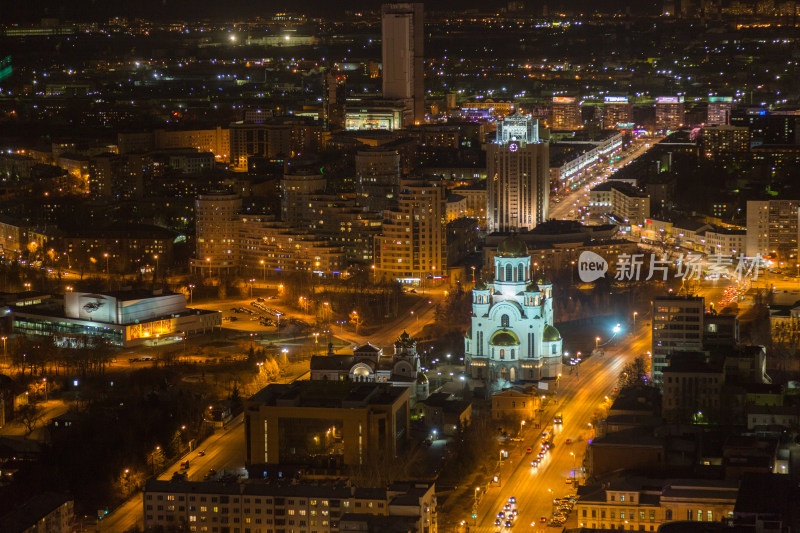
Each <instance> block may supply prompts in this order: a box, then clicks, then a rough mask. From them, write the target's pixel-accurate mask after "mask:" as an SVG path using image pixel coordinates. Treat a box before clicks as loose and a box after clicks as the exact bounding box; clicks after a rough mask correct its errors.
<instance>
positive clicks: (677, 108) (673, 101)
mask: <svg viewBox="0 0 800 533" xmlns="http://www.w3.org/2000/svg"><path fill="white" fill-rule="evenodd" d="M685 121H686V119H685V111H684V105H683V96H657V97H656V131H665V132H666V131H674V130H679V129H681V128H682V127H683V126H684V123H685Z"/></svg>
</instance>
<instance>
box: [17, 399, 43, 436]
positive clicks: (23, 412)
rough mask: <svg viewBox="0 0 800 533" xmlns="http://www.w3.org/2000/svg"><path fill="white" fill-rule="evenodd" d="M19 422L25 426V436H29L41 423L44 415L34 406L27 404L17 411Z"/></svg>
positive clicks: (40, 409) (39, 408)
mask: <svg viewBox="0 0 800 533" xmlns="http://www.w3.org/2000/svg"><path fill="white" fill-rule="evenodd" d="M17 415H18V416H19V419H20V421H21V422H22V423H23V424H24V425H25V435H30V434H31V433H33V430H34V429H36V426H38V425H39V422H41V420H42V417H43V416H44V413H43V412H42V408H41V407H39V406H38V405H36V404H32V403H28V404H25V405H23V406H21V407H20V408H19V409H17Z"/></svg>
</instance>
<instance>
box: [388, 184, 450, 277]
mask: <svg viewBox="0 0 800 533" xmlns="http://www.w3.org/2000/svg"><path fill="white" fill-rule="evenodd" d="M400 187H401V188H400V197H399V198H398V203H397V207H393V208H390V209H387V210H384V222H383V232H382V235H380V236H378V237H376V238H375V252H374V260H375V278H376V279H383V278H386V279H395V280H400V281H402V282H403V283H410V284H414V285H422V284H424V282H425V280H426V279H430V278H435V277H438V276H444V275H445V271H444V268H445V265H446V264H447V257H446V256H447V243H446V240H445V197H444V195H445V191H444V187H443V186H442V184H441V182H436V181H425V180H421V179H407V180H402V181H401V183H400Z"/></svg>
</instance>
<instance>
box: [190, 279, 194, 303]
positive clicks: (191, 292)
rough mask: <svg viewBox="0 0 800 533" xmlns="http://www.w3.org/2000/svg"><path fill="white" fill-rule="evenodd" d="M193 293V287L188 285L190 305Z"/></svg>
mask: <svg viewBox="0 0 800 533" xmlns="http://www.w3.org/2000/svg"><path fill="white" fill-rule="evenodd" d="M193 293H194V285H192V284H191V283H190V284H189V303H192V296H193Z"/></svg>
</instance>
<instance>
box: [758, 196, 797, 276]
mask: <svg viewBox="0 0 800 533" xmlns="http://www.w3.org/2000/svg"><path fill="white" fill-rule="evenodd" d="M798 206H800V201H799V200H748V201H747V250H746V253H747V255H748V256H749V257H755V256H756V254H761V256H762V257H770V258H773V259H776V260H778V261H793V260H794V259H795V258H797V243H798Z"/></svg>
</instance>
